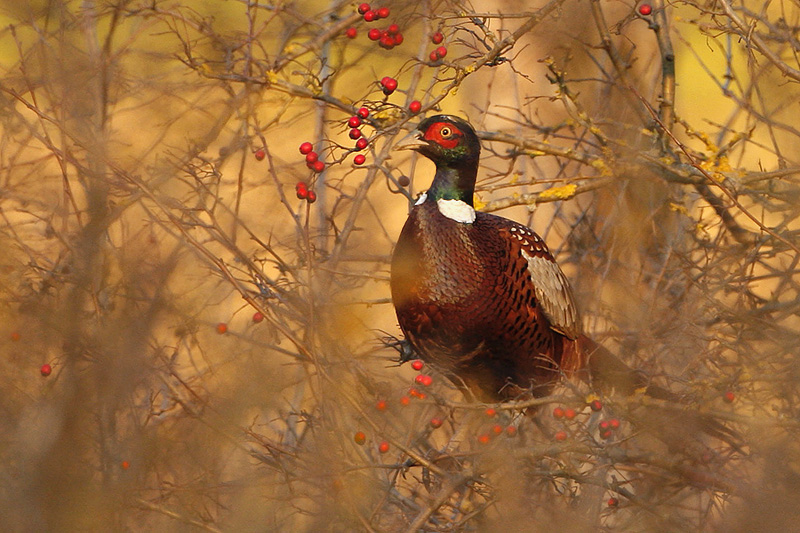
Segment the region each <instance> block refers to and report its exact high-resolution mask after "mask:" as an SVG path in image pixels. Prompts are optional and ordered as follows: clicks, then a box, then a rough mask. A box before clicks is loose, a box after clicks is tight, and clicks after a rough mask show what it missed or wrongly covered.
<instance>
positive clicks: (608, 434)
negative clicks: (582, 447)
mask: <svg viewBox="0 0 800 533" xmlns="http://www.w3.org/2000/svg"><path fill="white" fill-rule="evenodd" d="M613 433H614V432H613V431H611V430H610V429H607V430H605V431H603V432H602V433H600V437H602V438H604V439H610V438H611V435H612V434H613Z"/></svg>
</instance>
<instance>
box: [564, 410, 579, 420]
mask: <svg viewBox="0 0 800 533" xmlns="http://www.w3.org/2000/svg"><path fill="white" fill-rule="evenodd" d="M576 414H577V413H576V412H575V409H573V408H572V407H567V408H566V409H564V418H566V419H567V420H572V419H573V418H575V415H576Z"/></svg>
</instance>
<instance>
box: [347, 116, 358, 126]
mask: <svg viewBox="0 0 800 533" xmlns="http://www.w3.org/2000/svg"><path fill="white" fill-rule="evenodd" d="M347 125H348V126H349V127H351V128H357V127H359V126H360V125H361V119H360V118H359V117H350V119H349V120H348V121H347Z"/></svg>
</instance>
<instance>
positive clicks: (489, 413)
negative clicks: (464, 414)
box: [484, 407, 497, 418]
mask: <svg viewBox="0 0 800 533" xmlns="http://www.w3.org/2000/svg"><path fill="white" fill-rule="evenodd" d="M484 412H485V413H486V416H488V417H489V418H492V417H495V416H497V409H495V408H494V407H489V408H488V409H486V411H484Z"/></svg>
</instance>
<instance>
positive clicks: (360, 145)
mask: <svg viewBox="0 0 800 533" xmlns="http://www.w3.org/2000/svg"><path fill="white" fill-rule="evenodd" d="M368 144H369V141H368V140H366V139H365V138H364V137H361V138H360V139H359V140H357V141H356V149H357V150H363V149H364V148H366V147H367V145H368Z"/></svg>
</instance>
